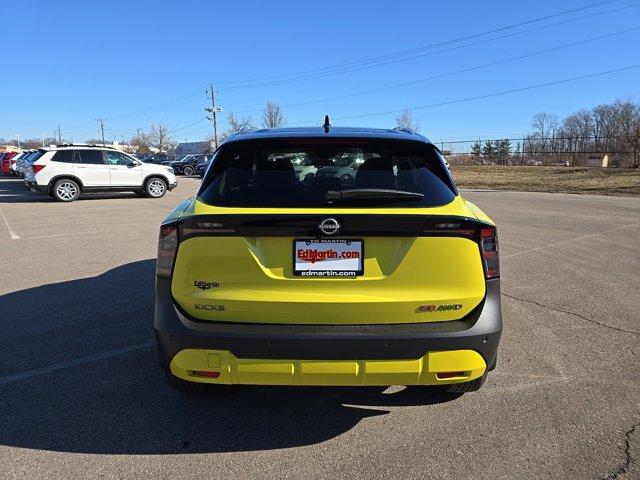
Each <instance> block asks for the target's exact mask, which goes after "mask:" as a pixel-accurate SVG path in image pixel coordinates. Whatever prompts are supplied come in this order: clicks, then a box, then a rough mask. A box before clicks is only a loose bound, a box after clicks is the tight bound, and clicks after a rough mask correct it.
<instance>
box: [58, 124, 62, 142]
mask: <svg viewBox="0 0 640 480" xmlns="http://www.w3.org/2000/svg"><path fill="white" fill-rule="evenodd" d="M58 143H62V131H61V130H60V125H58Z"/></svg>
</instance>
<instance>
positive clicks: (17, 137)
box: [16, 133, 20, 150]
mask: <svg viewBox="0 0 640 480" xmlns="http://www.w3.org/2000/svg"><path fill="white" fill-rule="evenodd" d="M16 139H17V140H18V150H20V135H18V134H17V133H16Z"/></svg>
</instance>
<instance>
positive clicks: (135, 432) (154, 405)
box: [0, 260, 453, 454]
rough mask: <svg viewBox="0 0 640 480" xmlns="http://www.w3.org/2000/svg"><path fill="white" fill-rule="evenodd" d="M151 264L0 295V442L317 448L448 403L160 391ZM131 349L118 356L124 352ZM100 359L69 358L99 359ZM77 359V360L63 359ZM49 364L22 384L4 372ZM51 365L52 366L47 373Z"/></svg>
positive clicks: (111, 448) (148, 450) (302, 391)
mask: <svg viewBox="0 0 640 480" xmlns="http://www.w3.org/2000/svg"><path fill="white" fill-rule="evenodd" d="M154 268H155V260H143V261H139V262H133V263H130V264H127V265H123V266H121V267H118V268H115V269H113V270H110V271H108V272H106V273H104V274H102V275H99V276H97V277H91V278H84V279H80V280H73V281H69V282H64V283H59V284H52V285H43V286H40V287H35V288H31V289H28V290H23V291H19V292H15V293H10V294H7V295H4V296H3V297H0V312H2V318H3V321H2V323H3V327H4V328H3V329H2V333H1V334H0V340H1V341H2V345H3V346H4V348H3V349H2V351H1V353H0V360H1V361H0V425H2V428H0V444H1V445H7V446H14V447H21V448H30V449H39V450H55V451H65V452H83V453H105V454H165V453H193V452H231V451H255V450H263V449H278V448H286V447H295V446H302V445H311V444H316V443H319V442H322V441H325V440H329V439H331V438H334V437H336V436H338V435H340V434H342V433H344V432H347V431H348V430H349V429H351V428H352V427H353V426H355V425H356V424H357V423H358V422H360V421H361V420H363V419H366V418H367V417H373V416H377V415H385V414H387V413H388V412H389V411H388V410H387V409H386V408H387V407H393V406H410V405H421V406H429V405H432V404H437V403H441V402H445V401H448V400H451V399H452V398H453V397H451V396H441V395H440V394H438V393H437V392H435V391H433V390H430V389H428V388H406V389H404V390H400V391H397V392H396V393H383V391H384V390H385V389H384V388H319V387H317V388H310V387H304V388H302V387H300V388H295V387H293V388H292V387H288V388H282V387H249V386H246V387H240V388H238V389H235V388H231V387H224V386H223V387H217V388H216V387H214V388H213V389H212V391H211V392H208V393H206V394H205V395H203V396H200V397H192V396H185V395H183V394H180V393H178V392H175V391H173V390H171V389H170V388H169V386H168V385H167V384H166V381H165V379H164V374H163V372H162V371H161V370H160V368H159V366H158V364H157V360H156V357H155V355H156V354H155V346H154V344H153V335H152V322H153V320H152V319H153V282H154ZM131 345H138V347H136V348H134V349H131V350H126V348H125V347H127V346H131ZM114 351H115V352H119V353H116V354H113V355H111V356H103V357H101V358H98V359H95V360H92V361H85V362H83V363H81V364H78V363H77V359H82V358H85V359H86V358H87V357H88V358H91V356H94V357H95V356H97V354H100V353H104V352H114ZM74 362H76V363H74ZM52 366H53V367H55V368H49V371H48V373H46V370H44V371H45V373H42V374H38V375H33V376H27V377H26V378H18V379H15V377H12V378H13V380H11V381H7V379H8V378H9V377H8V376H9V375H15V374H16V373H18V372H29V371H33V370H34V369H41V368H44V369H46V368H47V367H52ZM58 367H60V368H58Z"/></svg>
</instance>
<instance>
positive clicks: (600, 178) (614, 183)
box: [451, 165, 640, 197]
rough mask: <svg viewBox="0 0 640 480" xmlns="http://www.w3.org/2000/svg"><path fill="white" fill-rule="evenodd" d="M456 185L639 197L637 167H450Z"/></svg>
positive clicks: (639, 186)
mask: <svg viewBox="0 0 640 480" xmlns="http://www.w3.org/2000/svg"><path fill="white" fill-rule="evenodd" d="M451 169H452V171H453V177H454V178H455V180H456V182H457V184H458V187H459V188H486V189H493V190H518V191H525V192H554V193H582V194H585V193H586V194H591V195H619V196H627V197H640V169H637V168H636V169H631V168H573V167H504V166H496V165H487V166H481V165H473V166H462V165H459V166H452V167H451Z"/></svg>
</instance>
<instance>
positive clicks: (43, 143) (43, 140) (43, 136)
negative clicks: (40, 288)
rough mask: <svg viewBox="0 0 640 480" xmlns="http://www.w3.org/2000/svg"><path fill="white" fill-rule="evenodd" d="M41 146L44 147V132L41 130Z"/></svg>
mask: <svg viewBox="0 0 640 480" xmlns="http://www.w3.org/2000/svg"><path fill="white" fill-rule="evenodd" d="M42 148H44V132H42Z"/></svg>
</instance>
